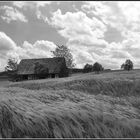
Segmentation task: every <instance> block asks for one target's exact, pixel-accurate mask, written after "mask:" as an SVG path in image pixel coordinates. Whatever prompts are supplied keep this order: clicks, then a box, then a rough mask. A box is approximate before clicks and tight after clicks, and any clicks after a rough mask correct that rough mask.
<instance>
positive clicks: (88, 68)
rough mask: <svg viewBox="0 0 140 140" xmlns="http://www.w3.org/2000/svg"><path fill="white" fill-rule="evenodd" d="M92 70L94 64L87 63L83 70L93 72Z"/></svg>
mask: <svg viewBox="0 0 140 140" xmlns="http://www.w3.org/2000/svg"><path fill="white" fill-rule="evenodd" d="M91 71H92V65H90V64H86V65H85V66H84V68H83V72H84V73H88V72H91Z"/></svg>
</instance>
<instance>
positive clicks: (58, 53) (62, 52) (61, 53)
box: [52, 45, 75, 68]
mask: <svg viewBox="0 0 140 140" xmlns="http://www.w3.org/2000/svg"><path fill="white" fill-rule="evenodd" d="M52 53H53V55H54V56H55V57H64V58H65V60H66V65H67V67H68V68H73V67H74V66H75V64H74V63H73V56H72V54H71V52H70V49H69V48H68V47H67V46H65V45H62V46H59V45H58V46H57V48H56V49H55V51H52Z"/></svg>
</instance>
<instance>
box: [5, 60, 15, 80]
mask: <svg viewBox="0 0 140 140" xmlns="http://www.w3.org/2000/svg"><path fill="white" fill-rule="evenodd" d="M17 67H18V60H17V59H16V58H9V59H8V62H7V66H6V67H5V71H6V72H7V74H8V78H9V80H10V81H18V75H17Z"/></svg>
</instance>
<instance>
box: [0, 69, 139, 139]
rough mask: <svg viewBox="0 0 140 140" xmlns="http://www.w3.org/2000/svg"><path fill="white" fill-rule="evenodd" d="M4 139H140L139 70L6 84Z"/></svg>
mask: <svg viewBox="0 0 140 140" xmlns="http://www.w3.org/2000/svg"><path fill="white" fill-rule="evenodd" d="M0 127H1V128H0V137H2V138H140V70H133V71H129V72H127V71H119V72H108V73H101V74H96V75H95V74H94V73H87V74H80V75H77V76H76V75H75V76H72V77H68V78H56V79H45V80H35V81H33V80H32V81H23V82H15V83H7V84H5V85H3V86H1V87H0Z"/></svg>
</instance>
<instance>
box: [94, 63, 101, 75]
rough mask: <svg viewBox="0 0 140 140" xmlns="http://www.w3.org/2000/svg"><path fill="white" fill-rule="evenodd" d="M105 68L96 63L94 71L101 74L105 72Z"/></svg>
mask: <svg viewBox="0 0 140 140" xmlns="http://www.w3.org/2000/svg"><path fill="white" fill-rule="evenodd" d="M103 69H104V68H103V67H102V65H101V64H99V63H98V62H96V63H94V65H93V71H95V72H97V73H99V71H103Z"/></svg>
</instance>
